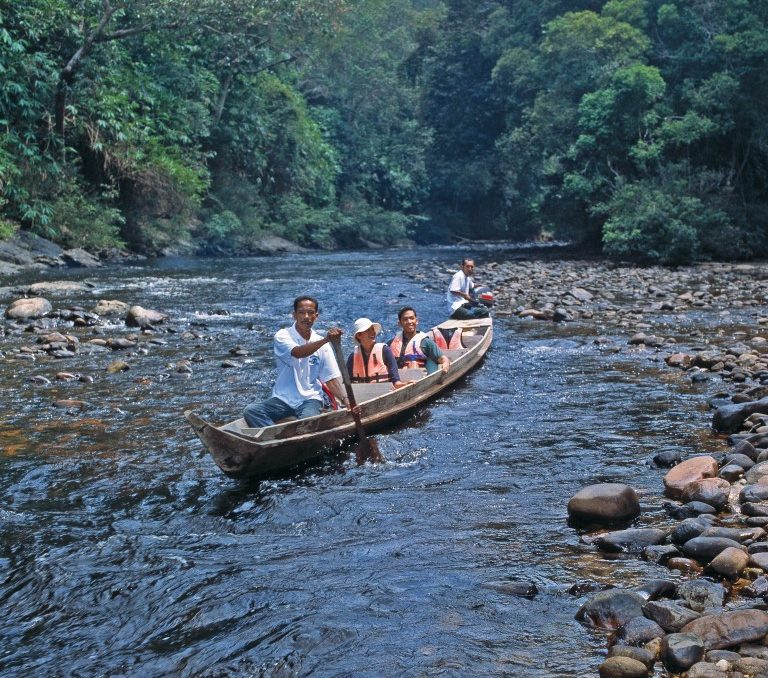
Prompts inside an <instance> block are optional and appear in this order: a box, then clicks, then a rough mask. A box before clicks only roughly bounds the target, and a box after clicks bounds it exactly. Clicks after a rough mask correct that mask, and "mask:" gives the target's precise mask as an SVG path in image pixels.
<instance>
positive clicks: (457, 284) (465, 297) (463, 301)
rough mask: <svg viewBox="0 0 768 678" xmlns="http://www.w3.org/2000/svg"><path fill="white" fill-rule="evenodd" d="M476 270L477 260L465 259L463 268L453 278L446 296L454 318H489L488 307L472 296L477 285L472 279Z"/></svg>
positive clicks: (451, 315) (462, 263) (462, 264)
mask: <svg viewBox="0 0 768 678" xmlns="http://www.w3.org/2000/svg"><path fill="white" fill-rule="evenodd" d="M474 272H475V262H474V261H473V260H472V259H463V260H462V262H461V269H460V270H458V271H456V273H454V274H453V277H452V278H451V284H450V285H449V286H448V293H447V295H446V298H447V300H448V306H449V307H450V317H451V318H453V319H454V320H474V319H475V318H487V317H488V315H489V313H490V311H489V310H488V308H487V307H485V306H483V305H482V304H480V303H478V302H477V301H476V300H475V299H474V297H473V296H472V291H473V289H474V287H475V281H474V280H473V279H472V275H473V274H474Z"/></svg>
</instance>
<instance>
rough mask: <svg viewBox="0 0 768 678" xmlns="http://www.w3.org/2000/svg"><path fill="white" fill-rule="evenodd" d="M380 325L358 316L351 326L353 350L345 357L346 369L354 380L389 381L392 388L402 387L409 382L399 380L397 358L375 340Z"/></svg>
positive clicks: (368, 381) (387, 347)
mask: <svg viewBox="0 0 768 678" xmlns="http://www.w3.org/2000/svg"><path fill="white" fill-rule="evenodd" d="M379 332H381V325H380V324H379V323H375V322H373V321H372V320H369V319H368V318H358V319H357V320H355V325H354V327H353V328H352V333H353V334H354V336H355V342H356V344H357V345H356V346H355V350H354V352H353V353H352V354H351V355H350V356H349V358H347V369H348V370H349V374H350V377H351V379H352V381H354V382H366V383H370V382H384V381H389V382H391V383H392V386H393V387H394V388H402V387H403V386H406V385H407V384H409V383H410V382H404V381H401V380H400V372H399V370H398V369H397V360H395V356H394V354H393V353H392V349H391V348H389V346H387V345H386V344H385V343H384V342H377V341H376V335H377V334H378V333H379Z"/></svg>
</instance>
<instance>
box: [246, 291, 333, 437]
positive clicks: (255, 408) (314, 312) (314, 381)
mask: <svg viewBox="0 0 768 678" xmlns="http://www.w3.org/2000/svg"><path fill="white" fill-rule="evenodd" d="M319 313H320V307H319V305H318V303H317V299H315V298H314V297H308V296H301V297H297V298H296V299H295V300H294V302H293V319H294V320H295V322H294V324H293V325H291V327H286V328H283V329H281V330H279V331H278V332H277V334H275V338H274V342H273V347H274V351H275V357H276V358H277V379H276V380H275V385H274V387H273V389H272V397H271V398H269V399H267V400H265V401H263V402H254V403H251V404H250V405H248V406H247V407H246V408H245V410H243V418H244V419H245V421H246V423H247V424H248V426H250V427H251V428H261V427H263V426H272V424H274V423H276V422H277V421H279V420H280V419H285V418H286V417H296V418H297V419H304V418H306V417H312V416H314V415H316V414H320V408H321V406H322V403H323V387H322V383H321V381H322V382H325V384H326V386H327V387H328V390H329V391H330V392H331V393H332V394H333V396H334V397H335V398H336V400H337V402H339V403H340V404H342V405H343V406H345V407H346V406H347V396H346V393H345V391H344V384H343V382H342V380H341V373H340V372H339V367H338V365H337V363H336V359H335V358H334V355H333V351H332V349H331V347H330V346H329V345H328V344H329V342H330V341H331V340H332V339H334V338H335V337H340V336H341V334H342V332H343V330H341V329H340V328H338V327H331V328H330V329H329V330H328V332H327V333H326V335H325V336H324V337H323V336H322V335H320V334H318V333H317V332H315V331H314V330H313V329H312V326H313V325H314V324H315V320H317V316H318V315H319Z"/></svg>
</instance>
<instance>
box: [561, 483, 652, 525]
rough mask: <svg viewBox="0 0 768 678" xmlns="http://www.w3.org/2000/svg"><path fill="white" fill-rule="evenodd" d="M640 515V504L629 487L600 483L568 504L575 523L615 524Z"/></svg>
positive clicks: (584, 491)
mask: <svg viewBox="0 0 768 678" xmlns="http://www.w3.org/2000/svg"><path fill="white" fill-rule="evenodd" d="M639 514H640V502H639V500H638V498H637V494H636V493H635V491H634V490H633V489H632V488H631V487H629V485H623V484H621V483H600V484H596V485H589V486H587V487H585V488H583V489H581V490H579V492H577V493H576V494H575V495H574V496H573V497H571V499H570V501H569V502H568V517H569V520H570V521H571V522H574V523H598V524H603V525H604V524H613V523H618V522H625V521H627V520H631V519H632V518H635V517H636V516H638V515H639Z"/></svg>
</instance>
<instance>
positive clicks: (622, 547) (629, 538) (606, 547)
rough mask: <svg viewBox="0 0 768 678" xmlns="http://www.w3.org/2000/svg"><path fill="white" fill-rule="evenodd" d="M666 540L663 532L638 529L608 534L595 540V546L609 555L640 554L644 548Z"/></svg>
mask: <svg viewBox="0 0 768 678" xmlns="http://www.w3.org/2000/svg"><path fill="white" fill-rule="evenodd" d="M666 538H667V533H666V532H665V531H664V530H660V529H658V528H655V527H640V528H630V529H628V530H618V531H616V532H609V533H608V534H604V535H602V536H600V537H598V538H597V539H595V545H596V546H597V547H598V548H599V549H601V550H603V551H608V552H610V553H640V552H641V551H642V550H643V549H644V548H645V547H646V546H652V545H654V544H661V543H663V542H664V540H665V539H666Z"/></svg>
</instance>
